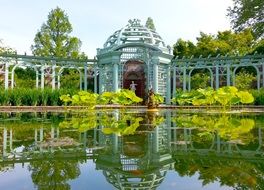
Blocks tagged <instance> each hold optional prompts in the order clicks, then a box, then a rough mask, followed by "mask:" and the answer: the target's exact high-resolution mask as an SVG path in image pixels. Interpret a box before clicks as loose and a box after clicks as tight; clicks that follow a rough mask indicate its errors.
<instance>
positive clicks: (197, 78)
mask: <svg viewBox="0 0 264 190" xmlns="http://www.w3.org/2000/svg"><path fill="white" fill-rule="evenodd" d="M209 81H210V76H209V75H208V74H207V73H200V72H199V73H195V74H194V75H192V76H191V86H192V89H198V88H206V87H207V86H208V83H209Z"/></svg>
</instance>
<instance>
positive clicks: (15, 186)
mask: <svg viewBox="0 0 264 190" xmlns="http://www.w3.org/2000/svg"><path fill="white" fill-rule="evenodd" d="M27 168H28V164H25V165H24V166H23V167H22V164H15V168H14V169H10V170H8V171H6V172H3V173H0V189H1V190H30V189H35V188H34V184H33V183H32V180H31V176H30V173H29V171H28V169H27Z"/></svg>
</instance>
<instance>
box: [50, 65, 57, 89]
mask: <svg viewBox="0 0 264 190" xmlns="http://www.w3.org/2000/svg"><path fill="white" fill-rule="evenodd" d="M51 84H52V90H55V89H56V63H54V62H53V63H52V83H51Z"/></svg>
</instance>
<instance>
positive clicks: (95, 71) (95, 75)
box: [94, 67, 97, 93]
mask: <svg viewBox="0 0 264 190" xmlns="http://www.w3.org/2000/svg"><path fill="white" fill-rule="evenodd" d="M94 93H97V67H94Z"/></svg>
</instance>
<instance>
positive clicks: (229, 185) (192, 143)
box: [0, 110, 264, 190]
mask: <svg viewBox="0 0 264 190" xmlns="http://www.w3.org/2000/svg"><path fill="white" fill-rule="evenodd" d="M263 126H264V115H263V114H254V115H253V114H243V115H238V114H232V115H231V114H179V113H177V112H175V111H171V110H161V111H160V112H145V111H144V110H108V111H102V110H100V111H98V110H97V111H91V112H86V113H82V112H79V113H73V112H68V113H1V114H0V146H1V147H0V169H1V170H0V189H5V190H9V189H10V190H14V189H19V190H23V189H25V190H28V189H41V190H42V189H52V190H54V189H56V190H57V189H61V190H62V189H63V190H64V189H78V190H79V189H80V190H82V189H100V190H101V189H102V190H104V189H131V190H132V189H161V190H163V189H186V190H188V189H190V190H193V189H212V190H216V189H225V190H226V189H264V146H263V138H264V130H263Z"/></svg>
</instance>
